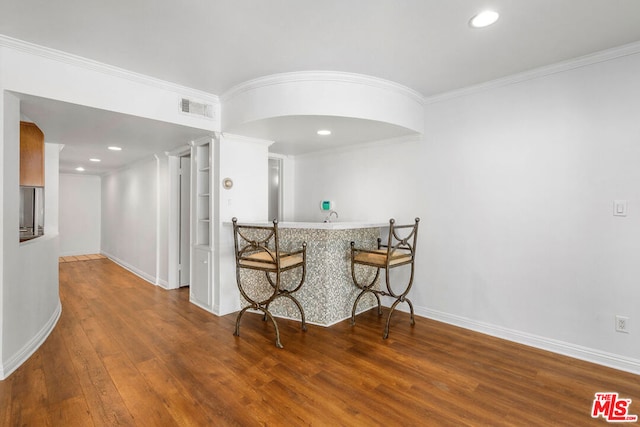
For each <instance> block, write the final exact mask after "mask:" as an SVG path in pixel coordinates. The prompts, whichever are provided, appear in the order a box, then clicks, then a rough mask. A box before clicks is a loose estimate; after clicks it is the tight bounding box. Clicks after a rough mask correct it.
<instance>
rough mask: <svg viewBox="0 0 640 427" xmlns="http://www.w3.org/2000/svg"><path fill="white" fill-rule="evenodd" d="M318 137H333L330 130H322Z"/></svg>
mask: <svg viewBox="0 0 640 427" xmlns="http://www.w3.org/2000/svg"><path fill="white" fill-rule="evenodd" d="M318 135H320V136H327V135H331V131H330V130H329V129H320V130H319V131H318Z"/></svg>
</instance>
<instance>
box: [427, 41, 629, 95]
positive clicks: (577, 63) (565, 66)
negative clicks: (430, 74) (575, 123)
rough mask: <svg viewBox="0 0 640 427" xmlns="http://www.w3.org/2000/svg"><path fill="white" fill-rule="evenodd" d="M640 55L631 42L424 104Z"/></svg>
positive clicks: (476, 86) (453, 93)
mask: <svg viewBox="0 0 640 427" xmlns="http://www.w3.org/2000/svg"><path fill="white" fill-rule="evenodd" d="M639 53H640V42H633V43H629V44H625V45H622V46H618V47H614V48H611V49H607V50H603V51H600V52H595V53H592V54H588V55H584V56H580V57H578V58H574V59H569V60H567V61H562V62H558V63H556V64H552V65H548V66H545V67H539V68H534V69H532V70H529V71H524V72H522V73H517V74H513V75H510V76H507V77H502V78H499V79H495V80H490V81H488V82H484V83H480V84H477V85H473V86H468V87H466V88H462V89H458V90H453V91H451V92H445V93H442V94H438V95H434V96H429V97H426V98H425V101H424V104H425V105H429V104H435V103H437V102H442V101H448V100H451V99H455V98H460V97H462V96H468V95H472V94H475V93H478V92H483V91H486V90H490V89H496V88H500V87H504V86H508V85H511V84H516V83H522V82H525V81H529V80H535V79H538V78H541V77H546V76H551V75H553V74H559V73H564V72H566V71H571V70H575V69H577V68H582V67H587V66H590V65H594V64H598V63H601V62H607V61H611V60H614V59H618V58H623V57H625V56H631V55H637V54H639Z"/></svg>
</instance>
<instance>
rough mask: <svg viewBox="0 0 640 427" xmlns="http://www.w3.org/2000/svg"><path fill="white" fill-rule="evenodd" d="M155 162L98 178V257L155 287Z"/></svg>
mask: <svg viewBox="0 0 640 427" xmlns="http://www.w3.org/2000/svg"><path fill="white" fill-rule="evenodd" d="M156 168H157V166H156V159H155V158H150V159H146V160H144V161H140V162H137V163H135V164H133V165H130V166H129V167H127V168H125V169H121V170H119V171H116V172H114V173H111V174H108V175H105V176H103V178H102V207H103V209H102V237H101V240H102V253H104V254H105V255H107V256H108V257H109V258H112V259H113V260H114V261H116V262H118V263H119V264H121V265H123V266H125V267H126V268H128V269H129V270H131V271H133V272H135V273H136V274H138V275H139V276H141V277H143V278H145V279H146V280H148V281H150V282H152V283H156V251H157V246H156V245H158V235H157V228H158V225H157V212H158V211H157V209H158V204H157V185H158V183H157V169H156Z"/></svg>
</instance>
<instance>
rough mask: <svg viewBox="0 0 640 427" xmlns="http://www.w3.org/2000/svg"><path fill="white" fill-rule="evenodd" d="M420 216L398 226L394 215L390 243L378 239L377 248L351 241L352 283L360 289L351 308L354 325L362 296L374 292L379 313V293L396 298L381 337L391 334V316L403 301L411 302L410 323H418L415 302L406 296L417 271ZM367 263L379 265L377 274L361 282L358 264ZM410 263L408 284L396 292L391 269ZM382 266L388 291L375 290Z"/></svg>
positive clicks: (367, 264)
mask: <svg viewBox="0 0 640 427" xmlns="http://www.w3.org/2000/svg"><path fill="white" fill-rule="evenodd" d="M419 222H420V218H416V219H415V223H414V224H408V225H396V224H395V220H394V219H393V218H391V219H390V220H389V237H388V240H387V244H386V245H383V244H382V239H380V238H378V249H373V250H371V249H359V248H356V247H355V242H351V276H352V277H353V283H354V284H355V285H356V286H357V287H358V288H359V289H361V291H360V293H359V294H358V297H357V298H356V300H355V302H354V303H353V310H352V311H351V324H352V325H353V324H355V322H356V308H357V306H358V302H359V301H360V299H361V298H362V297H363V296H364V295H365V294H367V293H371V294H373V295H374V296H375V297H376V300H377V302H378V315H379V316H381V315H382V304H381V303H380V295H383V296H390V297H392V298H395V301H394V302H393V305H392V306H391V310H390V311H389V315H388V316H387V323H386V325H385V328H384V333H383V334H382V338H384V339H386V338H388V337H389V322H390V321H391V315H392V314H393V311H394V310H395V308H396V306H397V305H398V304H400V303H401V302H406V303H407V304H409V310H410V313H411V325H415V323H416V322H415V319H414V316H413V304H412V303H411V300H409V298H407V294H408V293H409V291H410V290H411V286H412V285H413V273H414V271H415V255H416V241H417V238H418V223H419ZM357 265H364V266H369V267H373V268H376V274H375V277H374V278H373V280H371V282H369V283H360V282H359V281H358V279H357V277H356V266H357ZM402 266H409V267H410V268H411V271H410V274H411V275H410V276H409V280H408V283H407V284H406V286H405V287H404V288H402V289H403V290H402V291H400V292H397V291H394V290H393V289H392V286H391V282H390V281H389V271H390V270H391V269H393V268H397V267H402ZM380 269H384V270H385V283H386V289H387V290H386V291H384V290H379V289H375V288H374V287H375V285H376V282H377V280H378V277H379V276H380Z"/></svg>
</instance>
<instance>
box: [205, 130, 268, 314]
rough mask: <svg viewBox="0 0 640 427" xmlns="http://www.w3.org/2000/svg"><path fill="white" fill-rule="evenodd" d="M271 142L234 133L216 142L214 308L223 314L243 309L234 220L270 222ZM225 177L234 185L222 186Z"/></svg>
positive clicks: (216, 311)
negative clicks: (237, 273) (268, 216)
mask: <svg viewBox="0 0 640 427" xmlns="http://www.w3.org/2000/svg"><path fill="white" fill-rule="evenodd" d="M270 144H271V142H270V141H264V140H258V139H254V138H244V137H238V136H234V135H223V136H222V137H221V138H220V140H219V142H218V143H217V144H216V150H215V154H214V164H215V166H216V170H215V171H214V181H213V183H214V189H213V191H214V194H215V196H216V200H217V201H216V207H215V209H216V210H217V212H216V217H217V221H216V230H215V232H214V234H215V246H214V255H215V257H214V260H215V266H214V275H213V280H214V293H213V305H214V307H213V310H214V312H215V313H216V314H219V315H224V314H228V313H232V312H234V311H237V310H239V309H240V294H239V293H238V288H237V285H236V276H235V258H234V257H235V255H234V253H233V247H234V246H233V227H232V226H231V219H232V218H233V217H234V216H235V217H237V218H238V220H239V221H241V222H244V221H246V222H250V221H267V214H268V192H267V190H268V179H269V169H268V163H269V161H268V160H269V153H268V147H269V145H270ZM224 178H231V179H232V180H233V188H231V189H230V190H226V189H223V188H222V180H223V179H224Z"/></svg>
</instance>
